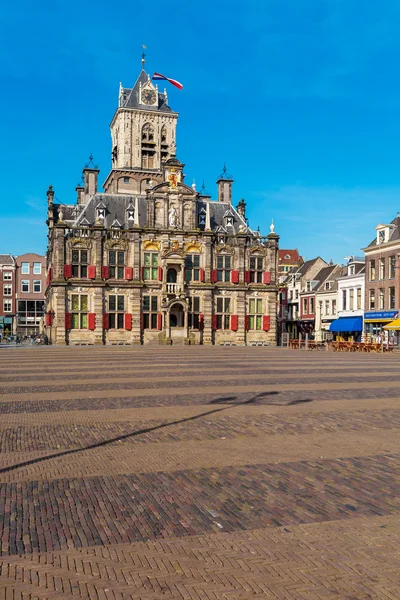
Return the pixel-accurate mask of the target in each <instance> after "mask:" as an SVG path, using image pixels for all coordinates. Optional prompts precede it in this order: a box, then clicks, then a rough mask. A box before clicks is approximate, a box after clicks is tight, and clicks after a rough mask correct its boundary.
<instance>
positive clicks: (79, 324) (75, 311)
mask: <svg viewBox="0 0 400 600" xmlns="http://www.w3.org/2000/svg"><path fill="white" fill-rule="evenodd" d="M71 309H72V310H71V313H72V329H87V327H88V297H87V295H86V294H72V296H71Z"/></svg>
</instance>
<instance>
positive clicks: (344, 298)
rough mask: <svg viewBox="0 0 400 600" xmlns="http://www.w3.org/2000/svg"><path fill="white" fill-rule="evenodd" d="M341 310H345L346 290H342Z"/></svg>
mask: <svg viewBox="0 0 400 600" xmlns="http://www.w3.org/2000/svg"><path fill="white" fill-rule="evenodd" d="M342 306H343V309H342V310H347V290H343V291H342Z"/></svg>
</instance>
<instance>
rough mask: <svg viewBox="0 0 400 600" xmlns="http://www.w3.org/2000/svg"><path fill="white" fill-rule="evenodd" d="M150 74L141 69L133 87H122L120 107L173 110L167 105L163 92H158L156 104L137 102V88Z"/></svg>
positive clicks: (145, 81) (162, 110) (147, 79)
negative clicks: (149, 104)
mask: <svg viewBox="0 0 400 600" xmlns="http://www.w3.org/2000/svg"><path fill="white" fill-rule="evenodd" d="M149 79H150V76H149V75H148V74H147V73H146V71H145V70H144V69H143V70H142V71H141V73H140V75H139V77H138V78H137V80H136V83H135V85H134V86H133V88H122V94H121V96H122V97H121V100H122V102H121V107H122V108H140V110H149V111H154V110H155V109H156V110H158V111H161V112H173V111H172V109H171V108H170V107H169V106H168V101H167V97H166V95H165V94H162V93H161V92H160V91H159V92H158V106H157V107H154V106H147V104H139V89H140V84H142V85H144V84H145V83H147V81H149Z"/></svg>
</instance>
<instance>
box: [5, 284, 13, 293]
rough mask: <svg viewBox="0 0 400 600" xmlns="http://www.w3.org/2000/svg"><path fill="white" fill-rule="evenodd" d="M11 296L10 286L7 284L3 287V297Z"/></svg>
mask: <svg viewBox="0 0 400 600" xmlns="http://www.w3.org/2000/svg"><path fill="white" fill-rule="evenodd" d="M11 295H12V285H10V284H9V283H8V284H6V285H4V286H3V296H11Z"/></svg>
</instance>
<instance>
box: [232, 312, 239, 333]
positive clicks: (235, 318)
mask: <svg viewBox="0 0 400 600" xmlns="http://www.w3.org/2000/svg"><path fill="white" fill-rule="evenodd" d="M238 329H239V317H238V315H232V316H231V330H232V331H237V330H238Z"/></svg>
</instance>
